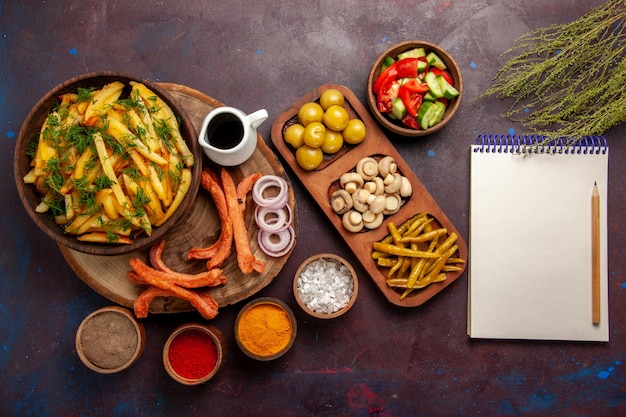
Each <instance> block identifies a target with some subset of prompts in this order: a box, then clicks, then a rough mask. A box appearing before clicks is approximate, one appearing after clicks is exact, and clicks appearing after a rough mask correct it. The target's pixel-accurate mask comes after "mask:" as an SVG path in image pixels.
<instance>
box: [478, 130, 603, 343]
mask: <svg viewBox="0 0 626 417" xmlns="http://www.w3.org/2000/svg"><path fill="white" fill-rule="evenodd" d="M546 140H547V138H544V137H540V136H539V137H538V136H506V135H480V136H479V137H478V138H477V140H476V143H475V144H474V145H471V156H470V164H471V165H470V172H471V176H470V238H469V265H468V271H469V275H468V276H469V294H468V334H469V336H470V337H471V338H488V339H534V340H572V341H576V340H578V341H604V342H606V341H608V340H609V317H608V277H607V273H608V270H607V226H606V225H607V209H606V207H607V206H606V204H607V190H608V154H609V149H608V145H607V142H606V139H605V138H604V137H586V138H582V139H581V140H579V141H574V142H572V141H569V140H567V139H566V138H560V139H553V140H549V142H547V143H546V142H545V141H546ZM539 144H541V145H539ZM594 183H595V184H597V187H598V190H599V193H600V206H599V207H600V210H599V213H600V239H599V241H600V245H599V246H600V256H599V260H600V262H599V265H600V286H599V293H600V322H599V323H598V324H594V323H593V322H592V230H591V228H592V215H591V198H592V191H593V187H594Z"/></svg>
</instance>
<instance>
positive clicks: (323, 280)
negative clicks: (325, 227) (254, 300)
mask: <svg viewBox="0 0 626 417" xmlns="http://www.w3.org/2000/svg"><path fill="white" fill-rule="evenodd" d="M340 265H341V266H342V267H345V269H344V268H342V269H339V266H340ZM312 268H313V269H312ZM318 279H319V281H318ZM336 280H346V284H345V285H346V286H347V287H346V288H347V290H346V288H343V289H341V290H339V289H335V291H337V292H338V293H339V294H341V293H343V294H342V295H341V297H343V299H342V300H341V301H340V302H338V303H337V304H336V305H334V303H333V302H327V301H326V300H328V299H329V298H328V296H329V294H331V292H333V289H332V288H331V287H330V286H331V285H332V284H331V283H332V282H334V281H336ZM348 280H349V281H350V282H348ZM335 285H337V284H335ZM342 285H343V284H342ZM350 289H351V291H350ZM358 293H359V280H358V279H357V276H356V272H355V271H354V268H353V267H352V265H350V263H348V261H346V260H345V259H344V258H342V257H341V256H338V255H335V254H332V253H320V254H317V255H314V256H311V257H310V258H308V259H307V260H305V261H304V262H302V264H301V265H300V267H299V268H298V270H297V271H296V274H295V276H294V279H293V295H294V297H295V298H296V302H297V303H298V305H299V306H300V308H302V310H304V311H305V312H306V313H307V314H308V315H310V316H312V317H315V318H318V319H333V318H335V317H339V316H341V315H343V314H345V313H346V312H347V311H348V310H350V308H352V306H353V305H354V303H355V302H356V298H357V294H358ZM337 297H338V295H335V299H337ZM320 298H321V300H320Z"/></svg>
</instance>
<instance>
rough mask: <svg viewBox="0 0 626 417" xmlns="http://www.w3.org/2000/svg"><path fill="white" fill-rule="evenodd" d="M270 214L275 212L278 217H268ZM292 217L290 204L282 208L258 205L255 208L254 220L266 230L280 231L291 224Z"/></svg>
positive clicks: (260, 227)
mask: <svg viewBox="0 0 626 417" xmlns="http://www.w3.org/2000/svg"><path fill="white" fill-rule="evenodd" d="M285 212H286V213H285ZM269 214H275V215H276V217H270V218H269V219H268V218H267V216H268V215H269ZM291 218H292V211H291V207H290V206H289V205H288V204H287V205H285V206H284V207H282V208H280V209H271V208H268V207H261V206H257V207H256V209H255V210H254V220H255V221H256V224H257V226H258V227H259V229H261V230H264V231H266V232H280V231H281V230H283V229H286V228H287V226H289V225H290V224H291Z"/></svg>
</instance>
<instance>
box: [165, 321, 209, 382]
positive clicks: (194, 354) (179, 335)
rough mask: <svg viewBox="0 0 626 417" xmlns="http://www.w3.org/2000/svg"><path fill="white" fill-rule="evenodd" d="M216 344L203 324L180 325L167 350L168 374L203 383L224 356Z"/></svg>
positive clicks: (184, 380)
mask: <svg viewBox="0 0 626 417" xmlns="http://www.w3.org/2000/svg"><path fill="white" fill-rule="evenodd" d="M217 343H218V342H217V341H216V340H215V338H214V337H213V336H212V335H211V334H210V333H209V330H208V329H205V328H204V327H201V326H200V325H193V324H192V325H187V326H181V328H179V329H177V330H176V331H174V333H173V334H172V336H170V339H169V340H168V343H167V344H166V347H165V352H164V360H165V365H166V369H167V371H168V372H169V373H170V375H172V377H174V379H176V380H178V381H179V382H183V383H187V384H192V383H194V382H197V383H200V382H204V381H205V380H207V379H208V377H210V376H211V375H212V374H213V373H214V371H215V372H216V371H217V370H216V368H217V367H219V365H220V363H219V362H220V360H221V353H220V349H219V346H218V344H217ZM181 379H182V380H181ZM190 381H191V382H190Z"/></svg>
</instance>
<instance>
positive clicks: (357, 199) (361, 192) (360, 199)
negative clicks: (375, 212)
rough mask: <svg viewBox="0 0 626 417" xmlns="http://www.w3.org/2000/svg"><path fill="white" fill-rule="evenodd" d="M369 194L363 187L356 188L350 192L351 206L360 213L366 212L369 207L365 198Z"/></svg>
mask: <svg viewBox="0 0 626 417" xmlns="http://www.w3.org/2000/svg"><path fill="white" fill-rule="evenodd" d="M370 195H371V193H370V192H369V191H367V190H366V189H365V188H361V189H358V190H356V192H355V193H353V194H352V207H353V208H354V209H355V210H356V211H358V212H360V213H364V212H366V211H367V210H368V209H369V204H368V202H367V199H368V197H369V196H370Z"/></svg>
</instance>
